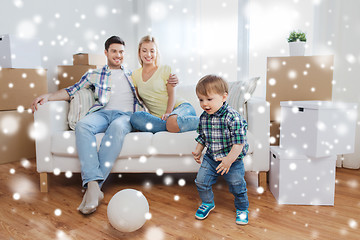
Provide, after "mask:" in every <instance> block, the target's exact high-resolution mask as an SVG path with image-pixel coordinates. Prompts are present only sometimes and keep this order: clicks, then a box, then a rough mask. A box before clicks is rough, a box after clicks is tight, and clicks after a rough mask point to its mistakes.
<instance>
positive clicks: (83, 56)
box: [73, 53, 106, 66]
mask: <svg viewBox="0 0 360 240" xmlns="http://www.w3.org/2000/svg"><path fill="white" fill-rule="evenodd" d="M73 64H74V65H98V66H104V65H105V64H106V56H105V55H103V54H101V55H100V54H90V53H77V54H74V55H73Z"/></svg>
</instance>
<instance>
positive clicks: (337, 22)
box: [314, 0, 360, 169]
mask: <svg viewBox="0 0 360 240" xmlns="http://www.w3.org/2000/svg"><path fill="white" fill-rule="evenodd" d="M359 9H360V2H359V1H357V0H348V1H337V0H327V1H322V2H321V4H319V5H318V6H317V8H316V13H317V18H316V19H315V22H316V25H317V26H318V27H317V28H318V29H322V31H319V32H317V33H316V38H315V43H316V48H315V49H314V52H315V53H317V54H323V53H326V52H332V53H333V54H334V55H335V64H334V65H335V66H334V85H333V100H334V101H343V102H355V103H357V104H358V121H357V129H356V140H355V153H354V154H348V155H345V156H344V162H343V165H344V167H348V168H356V169H358V168H360V120H359V118H360V94H359V89H360V48H359V43H360V15H359Z"/></svg>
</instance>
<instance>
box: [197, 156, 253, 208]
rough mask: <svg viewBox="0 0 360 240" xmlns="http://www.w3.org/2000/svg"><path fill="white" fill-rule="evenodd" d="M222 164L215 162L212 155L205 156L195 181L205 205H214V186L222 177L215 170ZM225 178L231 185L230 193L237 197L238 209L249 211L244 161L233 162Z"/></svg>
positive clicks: (236, 204)
mask: <svg viewBox="0 0 360 240" xmlns="http://www.w3.org/2000/svg"><path fill="white" fill-rule="evenodd" d="M220 163H221V161H216V160H214V157H213V156H212V155H210V154H207V153H206V154H205V155H204V159H203V161H202V163H201V167H200V169H199V172H198V174H197V176H196V179H195V184H196V187H197V189H198V192H199V195H200V198H201V200H202V201H203V202H204V203H212V202H213V201H214V193H213V191H212V185H213V184H215V183H216V180H217V177H218V176H221V174H220V173H217V172H216V170H215V169H216V168H217V166H218V165H219V164H220ZM223 176H224V178H225V180H226V182H227V183H228V184H229V190H230V192H231V193H232V194H233V195H234V196H235V207H236V209H238V210H247V209H248V207H249V200H248V196H247V189H246V182H245V179H244V176H245V168H244V163H243V161H242V160H241V161H235V162H233V164H232V165H231V167H230V170H229V172H228V173H227V174H224V175H223Z"/></svg>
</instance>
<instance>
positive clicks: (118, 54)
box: [105, 43, 125, 69]
mask: <svg viewBox="0 0 360 240" xmlns="http://www.w3.org/2000/svg"><path fill="white" fill-rule="evenodd" d="M105 55H106V57H107V62H108V66H109V68H110V69H117V68H120V66H121V64H122V63H123V61H124V55H125V46H124V45H122V44H120V43H112V44H110V46H109V49H108V50H107V51H106V50H105Z"/></svg>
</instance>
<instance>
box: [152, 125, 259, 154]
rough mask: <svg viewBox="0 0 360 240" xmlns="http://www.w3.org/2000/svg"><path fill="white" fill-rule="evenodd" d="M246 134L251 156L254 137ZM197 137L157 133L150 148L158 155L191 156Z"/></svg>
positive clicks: (185, 133)
mask: <svg viewBox="0 0 360 240" xmlns="http://www.w3.org/2000/svg"><path fill="white" fill-rule="evenodd" d="M247 133H248V143H249V150H248V154H251V153H252V152H253V147H254V137H253V135H252V134H251V133H250V132H249V131H248V132H247ZM197 135H198V134H197V133H196V131H190V132H184V133H170V132H158V133H155V134H154V136H153V138H152V146H153V147H154V149H155V150H156V154H158V155H174V154H176V155H180V156H181V155H191V152H192V151H194V150H195V147H196V144H197V142H196V141H195V138H196V137H197Z"/></svg>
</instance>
